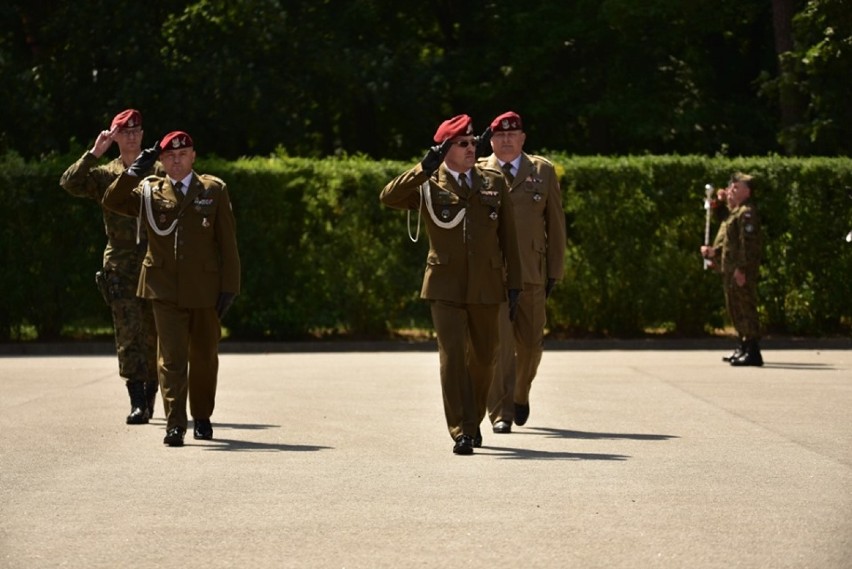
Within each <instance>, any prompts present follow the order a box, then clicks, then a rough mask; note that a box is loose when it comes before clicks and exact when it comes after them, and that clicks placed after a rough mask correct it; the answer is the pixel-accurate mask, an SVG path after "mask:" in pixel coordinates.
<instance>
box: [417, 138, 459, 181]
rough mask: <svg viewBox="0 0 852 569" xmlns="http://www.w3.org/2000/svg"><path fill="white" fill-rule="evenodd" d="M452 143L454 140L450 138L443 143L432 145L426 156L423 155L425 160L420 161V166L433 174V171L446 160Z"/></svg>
mask: <svg viewBox="0 0 852 569" xmlns="http://www.w3.org/2000/svg"><path fill="white" fill-rule="evenodd" d="M452 145H453V141H452V140H450V139H449V138H448V139H447V140H445V141H444V142H442V143H441V144H436V145H435V146H430V147H429V152H427V153H426V156H424V157H423V160H421V161H420V167H421V168H423V171H424V172H426V173H427V174H429V175H430V176H431V175H432V172H434V171H435V170H437V169H438V166H440V165H441V162H443V161H444V156H446V155H447V152H449V151H450V147H451V146H452Z"/></svg>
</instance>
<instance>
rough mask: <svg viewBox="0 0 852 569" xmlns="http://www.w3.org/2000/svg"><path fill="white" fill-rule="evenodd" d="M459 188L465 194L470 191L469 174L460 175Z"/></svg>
mask: <svg viewBox="0 0 852 569" xmlns="http://www.w3.org/2000/svg"><path fill="white" fill-rule="evenodd" d="M459 186H461V189H462V190H463V191H465V192H467V191H468V190H469V189H470V184H469V183H468V181H467V174H459Z"/></svg>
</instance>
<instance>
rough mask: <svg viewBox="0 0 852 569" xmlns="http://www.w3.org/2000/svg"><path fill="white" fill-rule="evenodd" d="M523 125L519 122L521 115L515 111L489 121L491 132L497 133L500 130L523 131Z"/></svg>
mask: <svg viewBox="0 0 852 569" xmlns="http://www.w3.org/2000/svg"><path fill="white" fill-rule="evenodd" d="M523 129H524V125H523V123H522V122H521V115H519V114H518V113H516V112H515V111H509V112H507V113H503V114H502V115H500V116H498V117H497V118H495V119H494V120H493V121H491V131H492V132H497V131H501V130H523Z"/></svg>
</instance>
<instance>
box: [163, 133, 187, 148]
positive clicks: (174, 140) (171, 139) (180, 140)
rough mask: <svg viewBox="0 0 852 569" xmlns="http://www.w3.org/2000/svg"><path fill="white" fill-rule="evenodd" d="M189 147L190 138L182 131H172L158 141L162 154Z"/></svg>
mask: <svg viewBox="0 0 852 569" xmlns="http://www.w3.org/2000/svg"><path fill="white" fill-rule="evenodd" d="M191 146H192V137H191V136H189V135H188V134H186V133H185V132H184V131H182V130H173V131H172V132H170V133H169V134H167V135H166V136H164V137H163V140H161V141H160V148H161V149H162V151H163V152H165V151H167V150H177V149H179V148H189V147H191Z"/></svg>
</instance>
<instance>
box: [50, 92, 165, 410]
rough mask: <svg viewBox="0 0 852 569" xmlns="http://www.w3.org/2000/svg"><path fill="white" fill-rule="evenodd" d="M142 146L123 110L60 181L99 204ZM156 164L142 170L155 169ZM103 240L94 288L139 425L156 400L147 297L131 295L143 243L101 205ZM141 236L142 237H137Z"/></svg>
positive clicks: (132, 116) (132, 227)
mask: <svg viewBox="0 0 852 569" xmlns="http://www.w3.org/2000/svg"><path fill="white" fill-rule="evenodd" d="M113 142H115V143H117V144H118V149H119V152H120V156H119V157H118V158H116V159H114V160H112V161H111V162H109V163H107V164H103V165H99V162H100V158H101V157H102V156H103V155H104V153H105V152H106V151H107V150H108V149H109V147H110V146H112V144H113ZM141 150H142V115H141V114H140V113H139V111H137V110H136V109H127V110H124V111H122V112H120V113H118V114H117V115H115V117H114V118H113V119H112V124H110V128H109V129H108V130H102V131H101V132H100V133H99V134H98V136H97V138H96V139H95V143H94V145H93V146H92V148H91V150H87V151H86V152H85V153H84V154H83V156H81V157H80V159H79V160H77V161H76V162H75V163H74V164H72V165H71V166H69V167H68V169H67V170H65V172H64V173H63V174H62V177H61V178H60V180H59V185H60V186H62V188H64V189H65V191H67V192H68V193H69V194H71V195H73V196H77V197H81V198H89V199H92V200H95V201H96V202H97V203H98V205H100V203H101V198H102V197H103V195H104V192H106V189H107V188H108V187H109V185H110V184H112V183H113V181H115V179H116V178H118V177H119V176H120V175H121V173H122V172H124V170H125V169H126V168H127V167H128V166H130V164H132V163H133V161H134V160H135V159H136V157H137V156H138V155H139V153H140V152H141ZM160 173H162V168H161V166H160V164H159V163H155V164H152V165H151V167H150V168H149V169H148V170H147V171H145V172H143V174H144V175H148V174H160ZM102 211H103V218H104V229H105V230H106V235H107V245H106V249H105V250H104V257H103V269H102V270H101V271H100V272H98V273H97V275H96V277H95V278H96V282H97V284H98V288H99V289H100V290H101V293H102V295H103V297H104V300H105V301H106V303H107V305H108V306H109V307H110V311H111V312H112V322H113V328H114V329H115V348H116V352H117V353H118V373H119V375H120V376H121V377H122V378H124V380H125V384H126V386H127V392H128V394H129V396H130V414H129V415H128V416H127V419H126V422H127V424H129V425H140V424H145V423H147V422H148V419H149V418H151V417H153V416H154V404H155V402H156V400H157V385H158V383H157V334H156V330H155V328H154V315H153V312H152V310H151V302H150V301H148V300H145V299H143V298H139V297H137V296H136V286H137V284H138V282H139V270H140V269H141V267H142V259H143V258H144V256H145V250H146V249H147V247H148V243H147V238H146V237H145V235H144V233H142V234H141V235H140V232H139V231H138V229H139V228H138V226H137V224H136V219H134V218H132V217H126V216H123V215H119V214H117V213H114V212H111V211H109V210H107V209H104V208H102ZM140 237H141V239H140Z"/></svg>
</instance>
